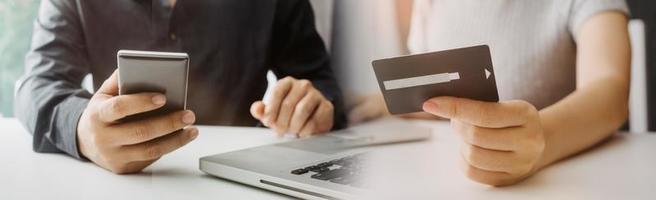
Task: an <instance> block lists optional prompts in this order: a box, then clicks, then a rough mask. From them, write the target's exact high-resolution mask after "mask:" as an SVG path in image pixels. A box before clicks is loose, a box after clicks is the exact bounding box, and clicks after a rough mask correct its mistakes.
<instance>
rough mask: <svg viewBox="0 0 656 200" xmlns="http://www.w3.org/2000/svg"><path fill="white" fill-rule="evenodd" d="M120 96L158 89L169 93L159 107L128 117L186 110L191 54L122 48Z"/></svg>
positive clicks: (139, 117)
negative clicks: (162, 104)
mask: <svg viewBox="0 0 656 200" xmlns="http://www.w3.org/2000/svg"><path fill="white" fill-rule="evenodd" d="M117 59H118V72H119V76H118V82H119V87H118V88H119V95H126V94H135V93H143V92H158V93H162V94H164V95H165V96H166V104H165V105H164V106H162V107H161V108H159V109H156V110H153V111H149V112H145V113H140V114H136V115H132V116H128V117H126V118H125V119H124V120H136V119H142V118H147V117H152V116H158V115H164V114H167V113H171V112H174V111H179V110H185V109H186V105H187V81H188V74H189V56H188V55H187V54H186V53H171V52H154V51H133V50H120V51H118V53H117Z"/></svg>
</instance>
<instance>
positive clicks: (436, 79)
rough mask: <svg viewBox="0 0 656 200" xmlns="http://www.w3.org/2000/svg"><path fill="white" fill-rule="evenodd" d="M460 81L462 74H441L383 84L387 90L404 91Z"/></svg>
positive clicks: (390, 81)
mask: <svg viewBox="0 0 656 200" xmlns="http://www.w3.org/2000/svg"><path fill="white" fill-rule="evenodd" d="M458 79H460V73H458V72H456V73H441V74H433V75H426V76H417V77H412V78H404V79H396V80H389V81H385V82H383V85H384V86H385V90H394V89H403V88H409V87H416V86H422V85H432V84H438V83H448V82H451V81H453V80H458Z"/></svg>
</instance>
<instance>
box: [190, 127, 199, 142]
mask: <svg viewBox="0 0 656 200" xmlns="http://www.w3.org/2000/svg"><path fill="white" fill-rule="evenodd" d="M197 137H198V129H194V130H192V131H191V133H189V140H195V139H196V138H197Z"/></svg>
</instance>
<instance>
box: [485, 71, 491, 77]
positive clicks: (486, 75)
mask: <svg viewBox="0 0 656 200" xmlns="http://www.w3.org/2000/svg"><path fill="white" fill-rule="evenodd" d="M490 75H492V72H490V71H488V70H487V69H485V79H490Z"/></svg>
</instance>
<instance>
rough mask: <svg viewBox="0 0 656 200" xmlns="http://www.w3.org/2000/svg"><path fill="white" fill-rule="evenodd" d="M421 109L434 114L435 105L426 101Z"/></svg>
mask: <svg viewBox="0 0 656 200" xmlns="http://www.w3.org/2000/svg"><path fill="white" fill-rule="evenodd" d="M422 108H423V109H424V111H426V112H435V111H437V104H435V103H433V102H430V101H426V102H424V105H423V106H422Z"/></svg>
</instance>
